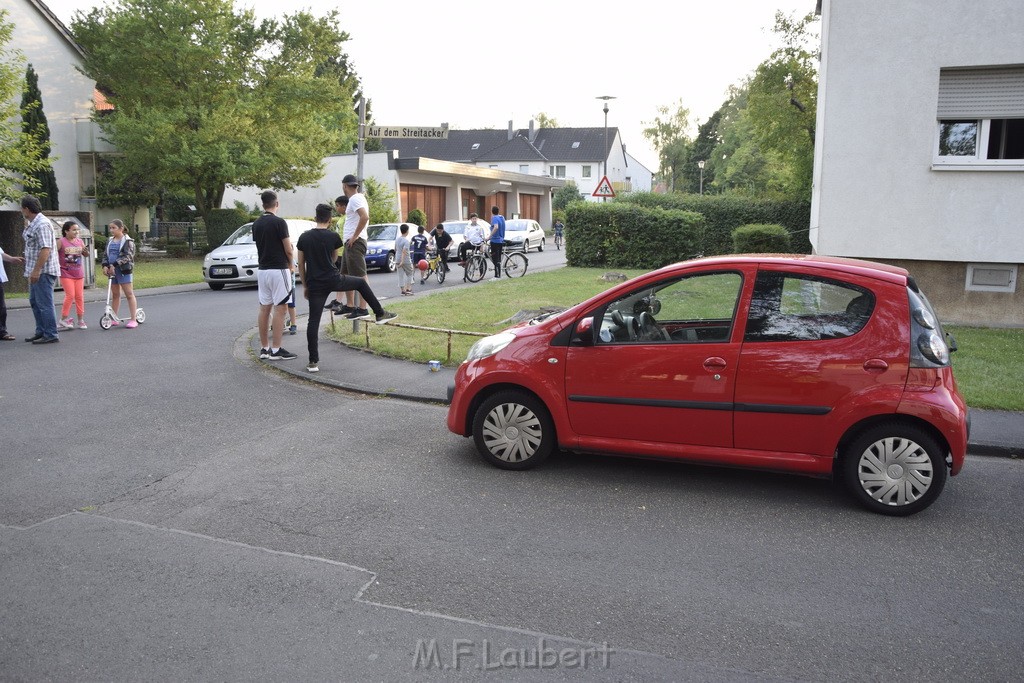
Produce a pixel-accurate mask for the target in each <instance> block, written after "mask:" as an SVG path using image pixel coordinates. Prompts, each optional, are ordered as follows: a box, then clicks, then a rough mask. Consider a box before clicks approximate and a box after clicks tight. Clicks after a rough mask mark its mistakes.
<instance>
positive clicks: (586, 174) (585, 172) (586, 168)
mask: <svg viewBox="0 0 1024 683" xmlns="http://www.w3.org/2000/svg"><path fill="white" fill-rule="evenodd" d="M582 177H584V178H589V177H590V165H589V164H587V165H585V166H584V167H583V173H582Z"/></svg>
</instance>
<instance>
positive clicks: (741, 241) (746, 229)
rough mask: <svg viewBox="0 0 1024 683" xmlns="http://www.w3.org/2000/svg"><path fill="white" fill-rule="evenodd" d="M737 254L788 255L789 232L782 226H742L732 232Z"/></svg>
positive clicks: (734, 248)
mask: <svg viewBox="0 0 1024 683" xmlns="http://www.w3.org/2000/svg"><path fill="white" fill-rule="evenodd" d="M732 244H733V251H735V252H736V253H737V254H788V253H789V231H788V230H786V228H784V227H783V226H781V225H764V224H754V225H741V226H740V227H738V228H736V229H735V230H733V231H732Z"/></svg>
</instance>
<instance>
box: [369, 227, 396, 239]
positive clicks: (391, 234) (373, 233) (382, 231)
mask: <svg viewBox="0 0 1024 683" xmlns="http://www.w3.org/2000/svg"><path fill="white" fill-rule="evenodd" d="M397 234H398V226H397V225H371V226H370V227H369V228H367V229H366V239H367V240H393V239H395V236H396V235H397Z"/></svg>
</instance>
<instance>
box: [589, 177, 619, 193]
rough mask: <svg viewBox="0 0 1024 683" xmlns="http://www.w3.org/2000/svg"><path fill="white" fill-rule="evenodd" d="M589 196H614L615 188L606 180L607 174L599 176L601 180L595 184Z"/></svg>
mask: <svg viewBox="0 0 1024 683" xmlns="http://www.w3.org/2000/svg"><path fill="white" fill-rule="evenodd" d="M590 196H591V197H614V196H615V190H613V189H612V184H611V183H610V182H608V176H605V177H603V178H601V182H599V183H598V184H597V189H595V190H594V192H593V194H591V195H590Z"/></svg>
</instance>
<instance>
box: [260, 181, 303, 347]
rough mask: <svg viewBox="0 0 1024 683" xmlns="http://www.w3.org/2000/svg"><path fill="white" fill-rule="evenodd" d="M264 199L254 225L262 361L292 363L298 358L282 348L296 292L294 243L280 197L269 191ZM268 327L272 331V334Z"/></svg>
mask: <svg viewBox="0 0 1024 683" xmlns="http://www.w3.org/2000/svg"><path fill="white" fill-rule="evenodd" d="M260 199H262V200H263V211H264V213H263V215H262V216H260V217H259V218H257V219H256V220H255V222H253V224H252V238H253V241H254V242H255V243H256V253H257V254H258V255H259V259H258V260H259V270H258V271H257V272H256V284H257V286H258V289H259V302H260V309H259V315H258V316H257V318H256V325H257V329H258V330H259V333H260V358H263V359H266V360H291V359H293V358H296V355H295V354H294V353H292V352H290V351H288V350H287V349H284V348H282V346H281V336H282V334H283V332H284V330H283V327H284V316H285V312H286V310H287V308H288V301H289V299H291V296H292V291H293V290H294V289H295V285H294V284H293V283H294V280H293V279H292V273H293V272H294V268H295V265H294V258H293V256H292V240H291V237H290V236H289V234H288V224H287V223H286V222H285V221H284V219H283V218H279V217H278V216H277V209H278V202H277V195H276V194H275V193H273V192H271V191H270V190H267V191H266V192H264V193H263V194H262V195H260ZM268 323H269V324H268ZM268 328H270V330H271V333H270V334H269V335H268V334H267V329H268ZM268 337H269V339H268Z"/></svg>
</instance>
